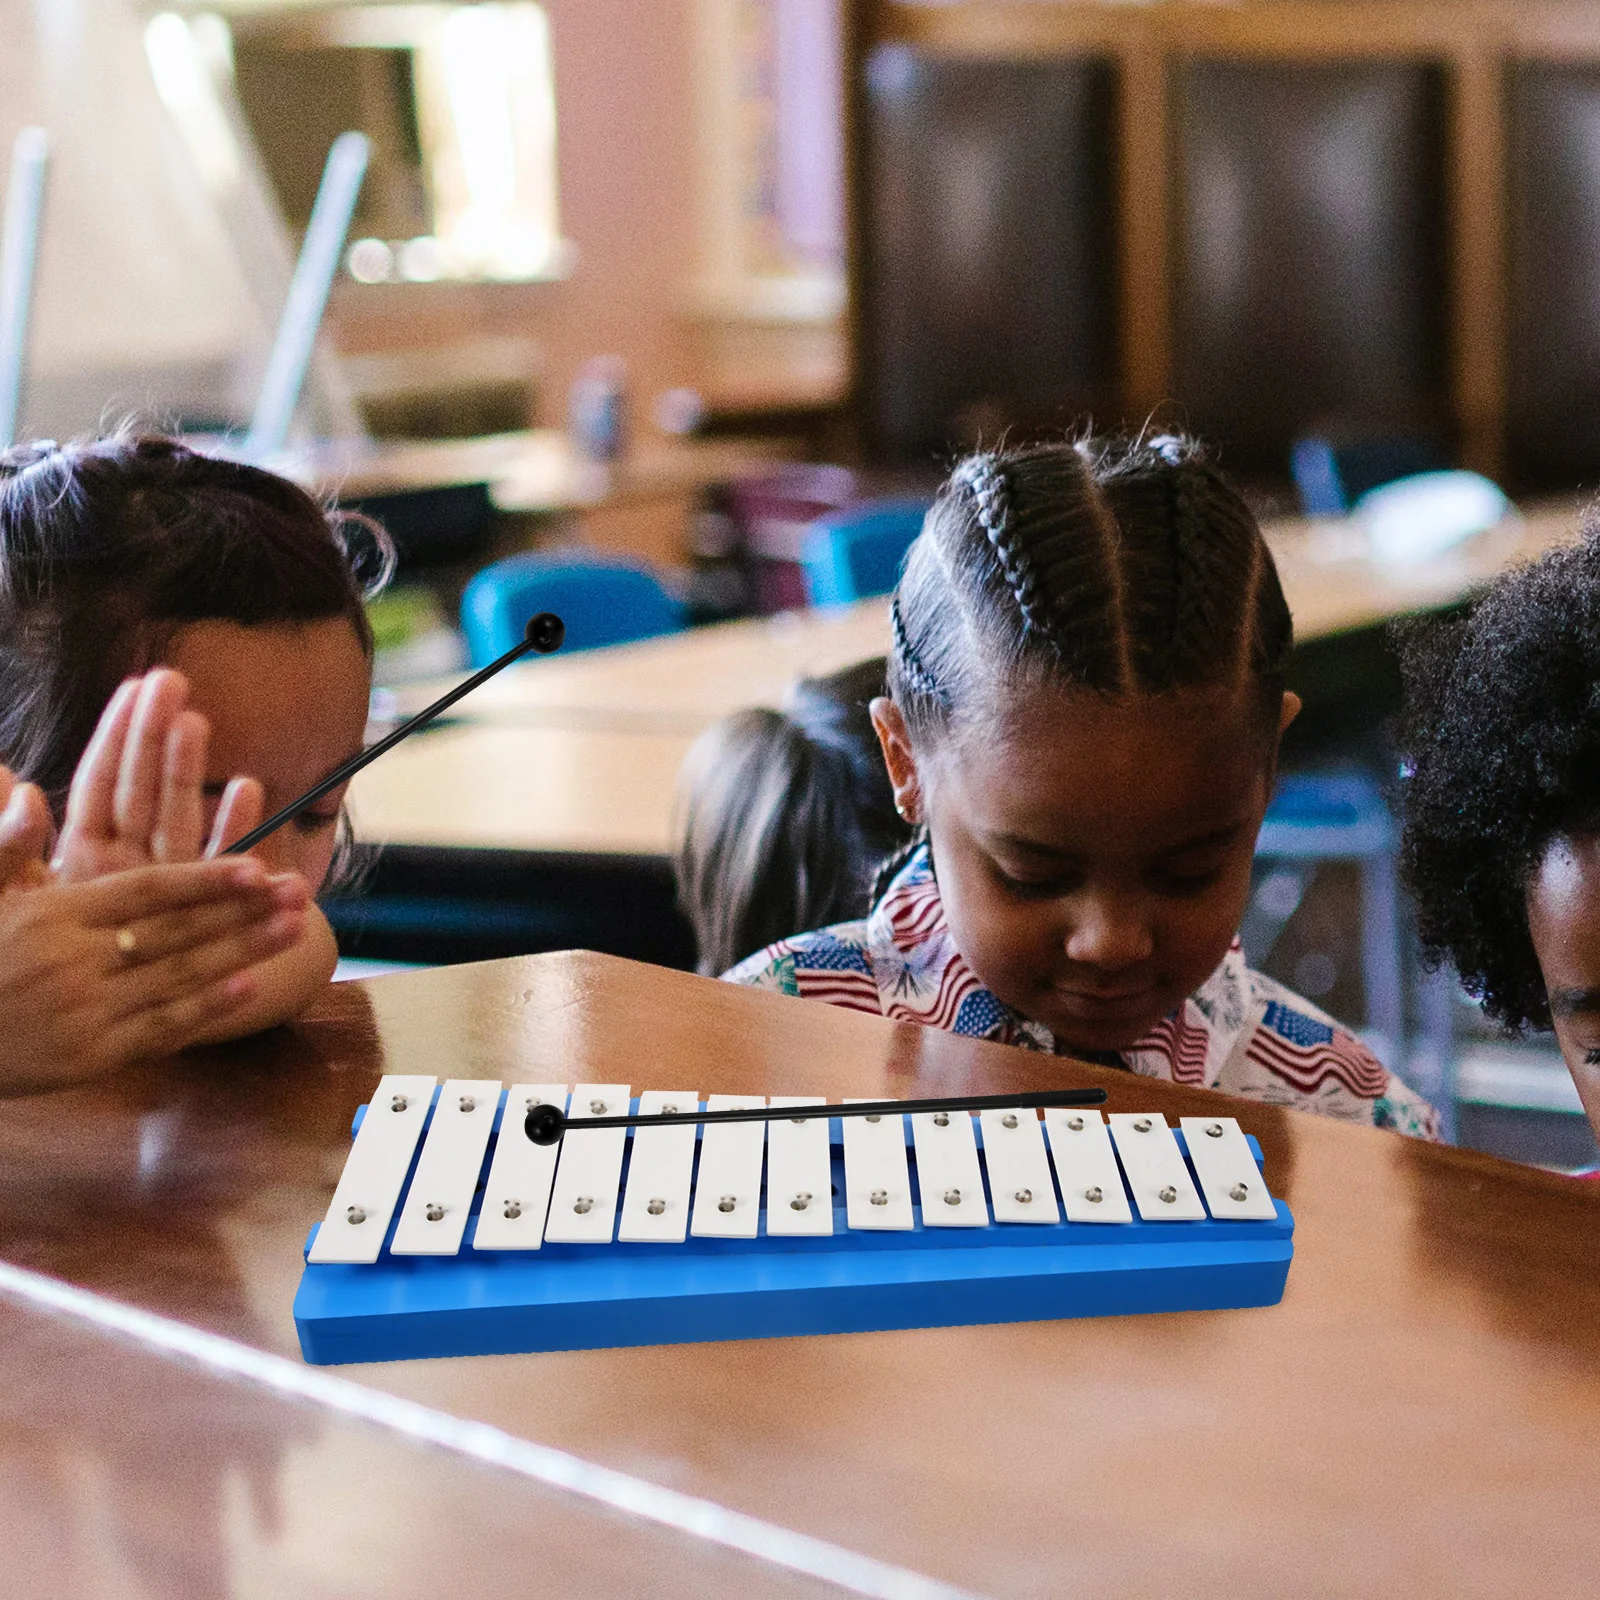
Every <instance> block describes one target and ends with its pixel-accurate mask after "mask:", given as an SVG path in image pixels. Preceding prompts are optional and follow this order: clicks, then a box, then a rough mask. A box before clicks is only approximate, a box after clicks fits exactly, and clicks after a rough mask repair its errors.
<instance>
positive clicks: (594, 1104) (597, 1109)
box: [589, 1100, 606, 1117]
mask: <svg viewBox="0 0 1600 1600" xmlns="http://www.w3.org/2000/svg"><path fill="white" fill-rule="evenodd" d="M605 1114H606V1103H605V1101H604V1100H591V1101H590V1102H589V1115H590V1116H591V1117H603V1116H604V1115H605Z"/></svg>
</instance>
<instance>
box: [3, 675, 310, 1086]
mask: <svg viewBox="0 0 1600 1600" xmlns="http://www.w3.org/2000/svg"><path fill="white" fill-rule="evenodd" d="M209 736H210V732H209V728H208V726H207V724H206V721H205V719H204V718H203V717H202V716H200V715H199V714H198V713H196V712H194V711H191V710H189V709H188V685H187V683H186V682H185V680H184V679H183V678H182V677H181V676H180V675H179V674H177V673H175V672H170V671H166V670H157V671H155V672H152V673H149V674H147V675H146V676H145V677H144V678H141V679H133V680H130V681H129V682H128V683H125V684H123V685H122V687H121V688H120V689H118V691H117V693H116V695H115V696H114V697H113V698H112V700H111V703H110V704H109V705H108V706H107V707H106V710H105V712H104V714H103V715H102V717H101V719H100V724H99V726H98V727H97V729H96V731H95V735H94V738H93V739H92V740H91V741H90V744H89V747H88V748H87V750H86V751H85V752H84V755H83V759H82V761H81V762H80V763H79V765H78V769H77V772H76V773H75V775H74V777H73V782H72V788H71V792H70V795H69V797H68V802H67V811H66V817H65V820H64V822H63V825H62V829H61V835H60V838H59V839H54V838H53V834H54V829H53V826H52V822H51V817H50V811H49V807H48V806H47V805H46V803H45V799H44V797H43V795H42V794H41V793H40V792H39V790H38V789H37V788H35V787H34V786H33V785H31V784H24V783H18V782H16V780H15V779H14V778H13V776H12V774H11V773H10V772H8V771H7V770H6V769H5V768H4V767H0V1093H5V1092H11V1093H17V1092H23V1091H27V1090H33V1089H41V1088H50V1087H57V1086H60V1085H63V1084H67V1083H71V1082H76V1081H79V1080H81V1079H84V1078H88V1077H93V1076H95V1075H97V1074H99V1073H103V1072H108V1071H112V1070H114V1069H116V1068H118V1067H120V1066H124V1065H126V1064H128V1063H129V1062H132V1061H136V1060H140V1059H144V1058H148V1057H153V1056H160V1055H165V1054H169V1053H171V1052H172V1051H174V1050H180V1049H182V1048H184V1047H185V1046H186V1045H189V1044H192V1043H194V1042H195V1041H196V1040H197V1039H199V1038H202V1037H206V1036H209V1035H211V1034H212V1033H214V1030H215V1029H216V1027H217V1025H218V1024H219V1023H221V1022H225V1021H226V1019H227V1018H228V1017H229V1015H230V1014H232V1013H234V1012H236V1011H239V1010H240V1009H242V1008H243V1007H245V1006H246V1005H247V1004H248V1002H249V1001H250V999H251V997H252V995H253V993H254V990H255V987H256V981H257V980H256V979H255V977H254V976H253V974H252V972H251V970H250V969H251V968H252V967H255V966H256V965H258V964H259V963H261V962H263V961H265V960H268V959H269V958H271V957H272V956H275V955H278V954H279V953H281V952H283V951H285V950H287V949H289V948H290V947H291V946H292V945H294V944H295V943H296V941H297V940H298V939H299V938H300V936H301V934H302V932H303V931H304V928H305V919H306V916H307V912H308V908H309V906H310V899H311V897H310V891H309V889H308V888H307V886H306V884H305V882H304V880H303V879H301V878H299V877H297V876H295V875H293V874H286V875H284V876H281V877H273V876H270V875H269V874H268V873H267V871H266V869H265V868H264V867H263V866H262V865H261V863H260V862H259V861H256V860H253V859H252V858H250V857H248V856H240V857H225V856H222V855H221V852H222V851H223V850H224V849H226V847H227V845H228V843H229V842H231V841H232V840H233V839H236V838H239V837H240V836H241V835H242V834H244V833H246V832H248V831H249V830H250V829H251V828H253V827H254V826H255V825H256V823H257V822H259V821H260V818H261V812H262V803H263V797H262V793H261V787H260V785H259V784H258V783H256V782H255V781H254V780H252V779H248V778H235V779H234V780H233V781H232V782H231V783H229V784H228V786H227V789H226V791H225V793H224V794H223V797H222V800H221V803H220V805H219V807H218V811H217V815H216V818H215V820H214V821H213V823H212V825H211V828H210V830H209V838H207V836H206V835H207V829H206V826H205V812H206V797H205V768H206V754H207V743H208V740H209ZM52 846H53V849H52Z"/></svg>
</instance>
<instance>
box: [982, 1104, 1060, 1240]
mask: <svg viewBox="0 0 1600 1600" xmlns="http://www.w3.org/2000/svg"><path fill="white" fill-rule="evenodd" d="M980 1116H981V1118H982V1121H983V1161H984V1165H985V1166H986V1167H987V1168H988V1169H989V1200H990V1203H991V1204H992V1205H993V1206H994V1220H995V1221H996V1222H1059V1221H1060V1220H1061V1212H1060V1211H1059V1209H1058V1208H1057V1206H1056V1186H1055V1183H1054V1181H1053V1180H1052V1179H1051V1177H1050V1157H1049V1156H1048V1155H1047V1154H1046V1153H1045V1148H1044V1130H1043V1129H1042V1128H1041V1127H1040V1126H1039V1114H1038V1112H1036V1111H1027V1110H1017V1111H1007V1110H1004V1109H1002V1110H999V1111H984V1112H982V1113H980Z"/></svg>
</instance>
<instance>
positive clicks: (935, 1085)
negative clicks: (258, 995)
mask: <svg viewBox="0 0 1600 1600" xmlns="http://www.w3.org/2000/svg"><path fill="white" fill-rule="evenodd" d="M384 1071H390V1072H427V1073H434V1074H437V1075H439V1076H441V1077H443V1076H446V1075H455V1076H483V1077H498V1078H501V1079H503V1080H507V1081H510V1080H522V1081H541V1080H542V1081H551V1080H559V1079H566V1080H567V1081H569V1082H577V1081H582V1080H588V1081H603V1082H618V1081H626V1082H630V1083H631V1084H632V1085H633V1087H634V1088H635V1089H636V1090H637V1089H639V1088H648V1087H657V1088H666V1089H694V1090H698V1091H701V1092H707V1091H713V1090H726V1091H744V1092H757V1093H777V1092H792V1093H802V1092H815V1093H825V1094H828V1095H830V1096H833V1097H838V1096H841V1095H843V1094H855V1095H872V1096H877V1095H894V1096H911V1095H918V1094H931V1093H946V1092H962V1091H967V1090H971V1091H975V1092H980V1091H1001V1090H1005V1089H1011V1088H1015V1089H1018V1090H1021V1089H1030V1088H1040V1087H1045V1086H1049V1085H1051V1084H1058V1083H1088V1082H1097V1083H1103V1084H1105V1085H1106V1087H1107V1088H1108V1089H1109V1090H1110V1094H1111V1101H1110V1109H1113V1110H1134V1109H1156V1110H1160V1111H1163V1112H1165V1113H1166V1114H1167V1115H1168V1116H1169V1117H1173V1116H1177V1115H1181V1114H1189V1113H1198V1112H1202V1111H1204V1110H1207V1109H1215V1108H1217V1107H1218V1105H1219V1103H1221V1102H1220V1100H1219V1097H1217V1096H1215V1095H1212V1094H1209V1093H1207V1092H1205V1091H1200V1090H1184V1089H1179V1088H1176V1087H1174V1086H1172V1085H1168V1084H1162V1083H1155V1082H1149V1081H1144V1080H1138V1079H1134V1078H1131V1077H1128V1076H1126V1075H1124V1074H1119V1073H1115V1072H1110V1071H1105V1070H1102V1069H1096V1068H1091V1067H1086V1066H1081V1065H1078V1064H1074V1063H1070V1062H1064V1061H1056V1060H1053V1059H1048V1058H1041V1057H1038V1056H1033V1055H1030V1054H1028V1053H1026V1052H1023V1051H1020V1050H1015V1049H1010V1048H1007V1047H1004V1046H999V1045H992V1044H984V1043H980V1042H974V1041H970V1040H964V1039H960V1038H957V1037H955V1036H953V1035H949V1034H942V1033H936V1032H930V1031H926V1030H923V1029H919V1028H916V1027H913V1026H910V1025H904V1024H894V1023H890V1022H887V1021H884V1020H881V1019H877V1018H872V1017H864V1016H860V1015H857V1014H854V1013H850V1012H845V1011H839V1010H835V1009H831V1008H828V1007H826V1006H822V1005H819V1004H816V1003H810V1002H803V1001H798V1000H790V999H787V998H784V997H782V996H775V995H768V994H757V993H751V992H748V991H743V990H739V989H735V988H733V987H730V986H727V985H722V984H717V983H714V982H711V981H709V980H705V979H697V978H693V977H689V976H687V975H683V974H678V973H672V972H668V971H665V970H663V969H658V968H652V967H644V966H638V965H634V964H631V963H628V962H623V961H618V960H615V959H611V958H606V957H600V956H593V955H585V954H581V953H579V954H564V955H556V956H539V957H530V958H525V959H522V960H518V961H510V962H497V963H488V964H484V965H481V966H470V967H456V968H447V969H439V970H436V971H432V972H426V973H419V974H408V975H402V976H395V977H390V978H385V979H379V980H376V981H374V982H372V983H369V984H365V985H341V986H339V987H338V988H336V989H335V990H334V991H333V992H332V993H331V994H330V995H329V997H328V999H327V1000H326V1002H325V1003H324V1004H323V1005H322V1007H321V1008H320V1009H319V1011H318V1012H317V1013H316V1014H315V1015H314V1016H312V1017H310V1018H308V1019H307V1020H306V1021H305V1022H304V1023H302V1024H301V1025H300V1026H299V1027H297V1028H294V1029H292V1030H284V1031H281V1032H279V1033H278V1034H276V1035H273V1036H270V1037H265V1038H262V1039H259V1040H256V1041H253V1042H251V1043H248V1044H244V1045H239V1046H235V1047H232V1048H230V1049H228V1050H221V1051H215V1052H210V1053H208V1054H206V1055H203V1056H197V1057H194V1058H189V1059H183V1060H179V1061H173V1062H168V1063H164V1064H161V1065H158V1066H152V1067H150V1068H148V1069H146V1070H143V1071H140V1072H136V1073H130V1074H127V1075H125V1076H124V1077H122V1078H120V1079H117V1080H114V1081H112V1082H109V1083H107V1084H105V1085H102V1086H100V1087H97V1088H94V1089H89V1090H83V1091H78V1092H75V1093H72V1094H68V1095H59V1096H53V1097H48V1098H39V1099H33V1100H20V1101H12V1102H8V1103H3V1104H0V1256H3V1257H5V1258H7V1259H9V1260H11V1261H13V1262H16V1263H19V1264H21V1265H24V1266H30V1267H34V1268H37V1269H40V1270H43V1271H45V1272H49V1273H52V1274H55V1275H58V1276H60V1277H64V1278H66V1279H68V1280H70V1281H71V1282H73V1283H76V1284H80V1285H83V1286H86V1287H88V1288H90V1289H92V1290H94V1291H96V1292H98V1293H100V1294H103V1295H107V1296H111V1297H115V1298H116V1299H118V1300H122V1301H127V1302H131V1303H133V1304H136V1305H139V1306H143V1307H147V1308H150V1309H153V1310H156V1311H160V1312H164V1313H167V1314H169V1315H171V1316H174V1317H177V1318H181V1319H183V1320H184V1321H185V1322H188V1323H191V1324H193V1325H196V1326H199V1327H202V1328H206V1329H211V1330H214V1331H216V1332H218V1333H221V1334H225V1335H227V1336H228V1337H230V1338H233V1339H237V1340H241V1341H244V1342H245V1343H247V1344H250V1345H254V1346H256V1347H258V1348H260V1349H262V1350H266V1351H271V1352H277V1353H279V1354H285V1355H291V1356H292V1355H294V1353H295V1351H296V1343H295V1337H294V1330H293V1322H292V1317H291V1302H292V1299H293V1294H294V1289H295V1284H296V1282H297V1280H298V1277H299V1272H300V1266H301V1258H300V1249H301V1245H302V1243H303V1241H304V1238H305V1235H306V1231H307V1229H308V1228H309V1227H310V1225H311V1224H312V1223H313V1222H315V1221H316V1220H318V1218H319V1217H320V1215H321V1214H322V1212H323V1210H324V1209H325V1207H326V1204H327V1199H328V1196H329V1194H330V1193H331V1192H332V1189H333V1185H334V1182H335V1180H336V1179H337V1176H338V1174H339V1171H340V1170H341V1167H342V1165H343V1162H344V1159H345V1155H346V1153H347V1151H348V1149H349V1122H350V1116H351V1113H352V1112H353V1111H354V1109H355V1107H356V1106H357V1105H358V1104H360V1103H361V1102H362V1101H363V1100H364V1099H365V1098H366V1097H367V1096H368V1095H369V1094H370V1092H371V1090H372V1088H373V1085H374V1084H375V1082H376V1080H377V1078H378V1076H379V1074H380V1073H382V1072H384ZM1229 1104H1230V1109H1233V1110H1235V1111H1236V1113H1237V1114H1238V1115H1239V1117H1240V1118H1241V1120H1242V1122H1243V1123H1244V1126H1245V1127H1246V1128H1247V1130H1249V1131H1250V1132H1252V1133H1254V1134H1255V1135H1256V1136H1257V1137H1258V1138H1259V1139H1260V1141H1261V1143H1262V1146H1263V1149H1264V1151H1265V1155H1266V1174H1267V1177H1268V1179H1269V1182H1270V1183H1271V1186H1272V1188H1273V1190H1274V1192H1275V1193H1276V1194H1278V1195H1280V1196H1281V1197H1282V1198H1284V1199H1285V1200H1287V1201H1288V1203H1289V1204H1290V1206H1291V1207H1292V1208H1293V1210H1294V1213H1295V1216H1296V1222H1297V1234H1296V1257H1295V1262H1294V1266H1293V1268H1292V1269H1291V1272H1290V1275H1289V1283H1288V1291H1287V1294H1286V1296H1285V1299H1284V1302H1283V1304H1282V1305H1281V1306H1279V1307H1276V1308H1270V1309H1260V1310H1251V1311H1239V1312H1212V1313H1195V1314H1184V1315H1169V1316H1160V1317H1149V1318H1107V1319H1100V1320H1091V1321H1082V1322H1061V1323H1038V1324H1019V1325H1012V1326H996V1327H976V1328H954V1329H928V1330H921V1331H914V1332H901V1333H883V1334H861V1335H847V1336H834V1337H819V1338H809V1339H785V1340H771V1341H761V1342H749V1343H732V1344H704V1345H689V1346H678V1347H663V1348H653V1349H634V1350H617V1351H590V1352H575V1353H570V1354H556V1355H544V1356H527V1357H493V1358H474V1359H463V1360H454V1361H428V1362H415V1363H401V1364H393V1365H373V1366H366V1367H355V1368H345V1369H341V1371H343V1372H345V1373H347V1374H348V1375H351V1376H354V1377H356V1378H357V1379H359V1381H360V1382H361V1383H363V1384H367V1385H371V1386H373V1387H375V1388H377V1389H380V1390H384V1391H388V1392H390V1393H393V1394H396V1395H401V1396H406V1397H410V1398H414V1399H417V1400H420V1401H424V1402H426V1403H427V1404H429V1405H431V1406H434V1407H438V1408H441V1409H443V1410H446V1411H449V1412H451V1413H454V1414H456V1415H459V1416H463V1417H471V1418H478V1419H481V1420H484V1421H488V1422H492V1423H495V1424H498V1425H499V1426H501V1427H502V1428H505V1429H508V1430H510V1431H511V1432H513V1433H515V1434H518V1435H520V1436H523V1437H525V1438H528V1439H532V1440H538V1441H543V1442H545V1443H548V1444H552V1445H556V1446H559V1447H561V1448H564V1449H567V1450H570V1451H573V1452H576V1453H577V1454H579V1455H581V1456H584V1457H587V1458H588V1459H590V1460H593V1461H597V1462H600V1463H603V1464H606V1465H609V1466H612V1467H616V1468H620V1469H622V1470H625V1471H628V1472H631V1473H635V1474H637V1475H639V1476H641V1477H644V1478H647V1479H650V1480H653V1481H655V1482H658V1483H661V1484H664V1485H668V1486H670V1487H673V1488H676V1489H680V1490H684V1491H687V1492H689V1493H692V1494H696V1495H701V1496H705V1497H706V1498H708V1499H711V1500H714V1501H717V1502H719V1503H721V1504H723V1505H727V1506H731V1507H734V1508H735V1509H738V1510H741V1511H745V1512H748V1513H750V1514H753V1515H756V1516H760V1517H763V1518H766V1519H768V1520H770V1521H772V1522H776V1523H779V1524H782V1525H784V1526H787V1527H791V1528H795V1529H799V1530H801V1531H803V1532H806V1533H810V1534H814V1535H816V1536H819V1537H822V1538H826V1539H829V1540H832V1541H835V1542H836V1543H838V1544H841V1545H844V1546H846V1547H848V1548H851V1549H855V1550H859V1551H862V1552H865V1553H867V1554H870V1555H873V1556H876V1557H879V1558H881V1559H884V1560H888V1561H891V1562H894V1563H896V1564H898V1565H901V1566H904V1567H907V1568H910V1569H912V1570H914V1571H919V1572H924V1573H927V1574H930V1575H932V1576H934V1577H937V1578H941V1579H944V1580H945V1581H947V1582H951V1583H955V1584H959V1585H961V1586H963V1587H965V1588H968V1589H970V1590H973V1591H975V1592H978V1593H982V1594H991V1595H997V1596H1007V1597H1009V1596H1054V1595H1063V1594H1079V1593H1082V1594H1095V1595H1097V1596H1145V1595H1165V1594H1177V1593H1182V1594H1185V1595H1189V1596H1196V1597H1209V1596H1218V1597H1221V1596H1230V1597H1231V1596H1238V1595H1241V1594H1290V1593H1292V1594H1296V1595H1328V1596H1351V1597H1354V1596H1369V1595H1372V1594H1377V1593H1382V1594H1407V1595H1409V1594H1419V1595H1420V1594H1450V1595H1461V1596H1480V1595H1481V1596H1490V1595H1495V1596H1503V1595H1507V1594H1522V1593H1539V1594H1541V1595H1544V1596H1557V1595H1561V1596H1564V1595H1574V1596H1576V1595H1580V1594H1588V1593H1592V1591H1593V1575H1594V1573H1595V1571H1596V1570H1597V1569H1600V1521H1597V1519H1596V1518H1595V1517H1594V1516H1593V1514H1592V1494H1593V1484H1594V1483H1595V1482H1596V1481H1597V1475H1600V1366H1597V1360H1596V1358H1597V1355H1600V1192H1597V1190H1600V1186H1590V1185H1584V1184H1581V1183H1577V1182H1574V1181H1572V1180H1567V1179H1562V1178H1558V1177H1554V1176H1551V1175H1548V1174H1544V1173H1541V1172H1537V1171H1533V1170H1530V1169H1526V1168H1520V1167H1515V1166H1511V1165H1508V1164H1505V1163H1502V1162H1498V1161H1495V1160H1494V1159H1492V1158H1490V1157H1486V1156H1481V1155H1477V1154H1473V1153H1470V1152H1464V1151H1457V1150H1450V1149H1443V1148H1437V1147H1429V1146H1425V1145H1421V1144H1417V1143H1413V1142H1410V1141H1407V1140H1405V1139H1402V1138H1400V1137H1399V1136H1397V1135H1393V1134H1388V1133H1380V1132H1375V1131H1372V1130H1368V1129H1361V1128H1355V1127H1350V1126H1346V1125H1343V1124H1340V1123H1336V1122H1333V1121H1329V1120H1325V1119H1320V1118H1314V1117H1309V1116H1305V1115H1301V1114H1298V1113H1291V1112H1287V1111H1283V1110H1280V1109H1277V1108H1272V1107H1267V1106H1261V1105H1256V1104H1247V1103H1243V1102H1231V1103H1229ZM135 1387H137V1385H135ZM30 1396H31V1398H30ZM11 1403H12V1404H13V1405H14V1406H18V1407H20V1408H21V1414H22V1417H23V1418H24V1419H26V1417H27V1416H29V1415H32V1411H31V1410H30V1408H37V1409H38V1414H39V1416H41V1417H42V1418H45V1419H48V1418H49V1417H50V1416H51V1415H52V1414H53V1412H52V1408H53V1407H56V1406H58V1405H59V1404H60V1400H59V1397H57V1396H52V1395H51V1394H49V1393H48V1392H46V1391H45V1390H42V1389H38V1388H36V1386H33V1385H29V1386H28V1388H27V1389H26V1391H23V1392H20V1393H19V1394H18V1395H16V1396H14V1397H13V1400H12V1402H11ZM131 1403H132V1402H130V1404H131ZM21 1425H22V1424H21V1423H14V1424H13V1425H12V1431H13V1432H15V1430H16V1428H17V1427H18V1426H21ZM41 1426H44V1424H43V1423H41ZM194 1426H196V1427H199V1426H200V1424H199V1423H198V1422H197V1423H195V1424H194ZM219 1514H220V1513H219ZM230 1514H231V1513H230ZM647 1591H648V1584H646V1585H645V1586H644V1588H643V1589H641V1590H640V1591H639V1592H647ZM395 1592H396V1593H407V1592H410V1591H409V1590H404V1589H396V1590H395ZM488 1592H493V1591H492V1589H491V1590H490V1591H488ZM574 1592H583V1591H582V1590H581V1589H577V1590H575V1591H574ZM629 1592H632V1591H629ZM664 1592H667V1591H664ZM711 1592H715V1591H711ZM752 1592H762V1591H761V1590H760V1587H759V1585H757V1586H756V1587H755V1588H754V1589H753V1590H752Z"/></svg>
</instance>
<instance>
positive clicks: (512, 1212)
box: [503, 1200, 522, 1222]
mask: <svg viewBox="0 0 1600 1600" xmlns="http://www.w3.org/2000/svg"><path fill="white" fill-rule="evenodd" d="M503 1215H504V1216H505V1219H506V1221H507V1222H515V1221H516V1220H517V1218H518V1217H520V1216H521V1215H522V1202H521V1201H520V1200H507V1201H506V1209H505V1211H504V1213H503Z"/></svg>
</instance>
